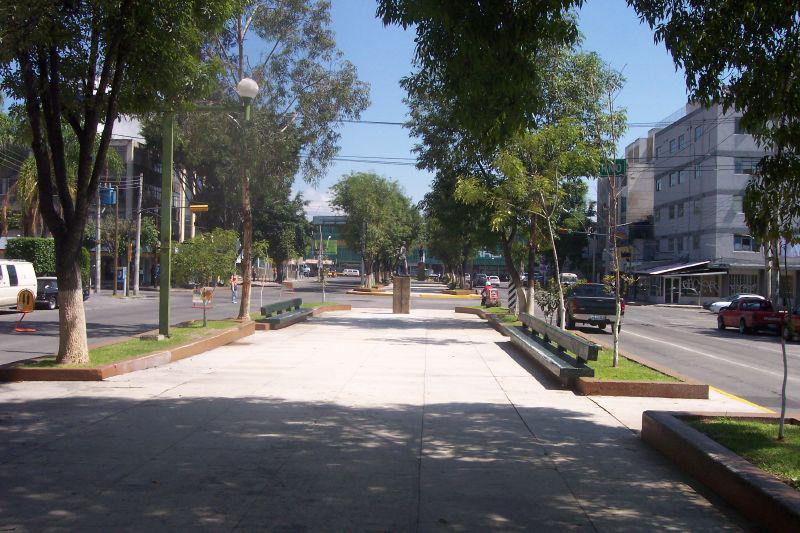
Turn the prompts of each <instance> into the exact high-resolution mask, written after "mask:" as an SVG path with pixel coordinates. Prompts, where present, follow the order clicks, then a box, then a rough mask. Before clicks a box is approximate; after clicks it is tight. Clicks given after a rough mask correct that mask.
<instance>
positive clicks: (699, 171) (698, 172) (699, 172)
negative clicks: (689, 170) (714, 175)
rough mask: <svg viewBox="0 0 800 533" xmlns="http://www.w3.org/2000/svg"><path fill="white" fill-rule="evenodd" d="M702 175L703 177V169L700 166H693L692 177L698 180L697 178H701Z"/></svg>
mask: <svg viewBox="0 0 800 533" xmlns="http://www.w3.org/2000/svg"><path fill="white" fill-rule="evenodd" d="M702 175H703V169H702V167H700V165H695V166H694V177H695V178H699V177H701V176H702Z"/></svg>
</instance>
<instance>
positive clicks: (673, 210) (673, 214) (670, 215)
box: [669, 205, 675, 220]
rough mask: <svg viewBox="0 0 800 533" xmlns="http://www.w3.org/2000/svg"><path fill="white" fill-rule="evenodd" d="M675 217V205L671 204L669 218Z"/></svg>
mask: <svg viewBox="0 0 800 533" xmlns="http://www.w3.org/2000/svg"><path fill="white" fill-rule="evenodd" d="M673 218H675V206H674V205H671V206H669V219H670V220H672V219H673Z"/></svg>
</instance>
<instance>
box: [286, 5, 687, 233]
mask: <svg viewBox="0 0 800 533" xmlns="http://www.w3.org/2000/svg"><path fill="white" fill-rule="evenodd" d="M376 5H377V3H376V2H375V0H332V6H331V18H332V25H333V30H334V32H335V34H336V40H337V44H338V46H339V48H340V49H341V50H342V52H343V53H344V55H345V57H346V58H347V59H348V60H349V61H350V62H352V63H353V64H354V65H355V66H356V68H357V69H358V74H359V78H360V79H361V80H363V81H366V82H368V83H369V84H370V100H371V102H372V103H371V105H370V107H369V108H368V109H367V110H365V111H364V113H363V114H362V116H361V118H362V120H374V121H387V122H403V121H405V120H406V118H407V111H408V110H407V108H406V106H405V104H403V98H404V96H405V91H403V89H402V88H401V87H400V85H399V81H400V79H401V78H402V77H403V76H406V75H408V74H409V73H411V71H412V60H413V57H414V36H415V34H414V32H413V30H408V31H404V30H402V29H400V28H398V27H388V28H387V27H384V26H383V24H382V23H381V21H380V20H378V19H377V18H376V17H375V10H376ZM580 30H581V32H582V33H583V35H584V41H583V45H582V48H583V49H584V50H586V51H596V52H598V53H599V54H600V56H601V57H603V59H605V60H606V61H607V62H608V63H609V64H610V65H611V66H612V67H614V68H616V69H618V70H621V71H622V72H623V74H624V75H625V77H626V78H627V82H626V83H625V86H624V87H623V89H622V91H621V92H620V94H619V95H618V97H617V101H616V103H617V105H619V106H622V107H625V108H626V109H627V111H628V121H629V122H631V123H653V122H657V121H660V120H661V119H663V118H665V117H667V116H668V115H671V114H672V113H674V112H675V111H677V110H678V109H680V108H682V107H683V106H684V105H685V103H686V89H685V83H684V78H683V74H682V72H676V70H675V66H674V64H673V62H672V59H671V57H670V55H669V53H668V52H667V51H666V49H665V48H664V46H663V45H662V44H658V45H656V44H655V43H654V42H653V32H652V31H651V30H650V28H649V27H647V26H646V25H643V24H640V23H639V20H638V18H637V17H636V13H635V12H634V11H633V9H632V8H629V7H628V6H627V4H626V2H625V0H588V1H587V2H586V4H585V5H584V7H583V8H582V9H581V11H580ZM648 128H649V127H648V126H639V127H631V128H629V129H628V131H627V132H626V134H625V136H624V137H622V139H621V140H620V143H619V147H620V153H622V150H624V147H625V146H626V145H627V144H628V143H630V142H631V141H633V140H634V139H636V138H637V137H642V136H646V134H647V130H648ZM339 131H340V133H341V141H340V145H341V150H340V151H339V156H340V157H348V156H349V157H352V156H356V157H357V158H360V159H364V158H381V159H388V158H395V159H392V161H395V162H397V163H398V164H391V165H387V164H377V163H361V162H359V163H355V162H341V161H337V162H334V163H333V165H332V166H331V167H330V169H329V170H328V172H327V175H326V176H325V178H323V179H322V180H321V181H320V182H319V183H318V184H317V185H316V186H312V185H310V184H307V183H304V182H302V181H300V180H298V182H297V183H295V190H297V191H302V192H303V194H304V196H305V197H306V199H307V200H309V205H308V208H307V214H308V216H309V217H312V216H314V215H323V214H330V213H331V212H332V211H331V208H330V206H329V205H328V198H329V191H328V190H329V188H330V186H331V185H333V184H334V183H336V181H337V180H338V179H339V178H341V176H342V175H344V174H347V173H349V172H351V171H374V172H377V173H378V174H381V175H384V176H387V177H390V178H393V179H396V180H398V181H399V182H400V184H401V185H402V186H403V188H404V189H405V191H406V193H407V194H408V195H410V196H411V197H412V199H413V200H414V201H419V200H421V199H422V197H423V196H424V195H425V193H426V192H427V191H428V189H429V186H430V182H431V178H432V176H431V174H429V173H427V172H423V171H421V170H417V169H416V168H415V167H414V166H413V158H414V154H413V153H412V148H413V146H414V144H415V142H416V141H415V139H414V138H412V137H411V136H410V135H409V133H408V131H407V130H406V129H405V128H403V127H401V126H393V125H372V124H344V125H342V126H341V127H340V130H339ZM409 163H411V164H409ZM589 195H590V199H592V200H593V199H594V196H595V187H594V184H590V192H589Z"/></svg>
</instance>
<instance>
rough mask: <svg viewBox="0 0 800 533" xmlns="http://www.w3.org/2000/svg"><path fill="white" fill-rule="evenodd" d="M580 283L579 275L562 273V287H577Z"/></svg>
mask: <svg viewBox="0 0 800 533" xmlns="http://www.w3.org/2000/svg"><path fill="white" fill-rule="evenodd" d="M576 283H578V275H577V274H573V273H572V272H562V273H561V284H562V285H575V284H576Z"/></svg>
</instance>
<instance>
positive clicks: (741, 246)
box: [733, 235, 759, 252]
mask: <svg viewBox="0 0 800 533" xmlns="http://www.w3.org/2000/svg"><path fill="white" fill-rule="evenodd" d="M758 248H759V246H758V243H757V242H756V240H755V239H754V238H753V237H751V236H750V235H734V236H733V250H734V251H735V252H757V251H758Z"/></svg>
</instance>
